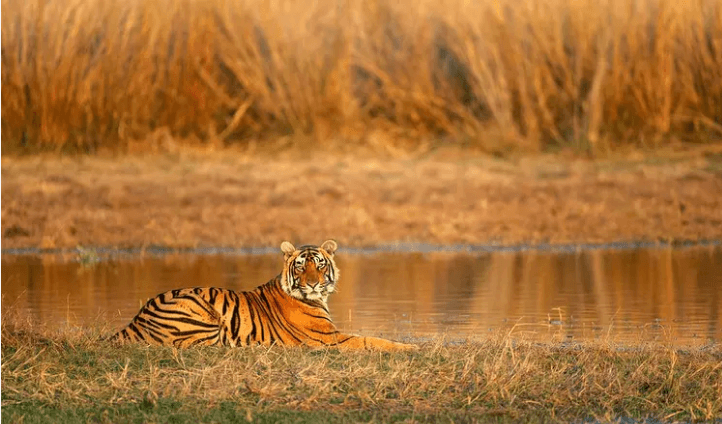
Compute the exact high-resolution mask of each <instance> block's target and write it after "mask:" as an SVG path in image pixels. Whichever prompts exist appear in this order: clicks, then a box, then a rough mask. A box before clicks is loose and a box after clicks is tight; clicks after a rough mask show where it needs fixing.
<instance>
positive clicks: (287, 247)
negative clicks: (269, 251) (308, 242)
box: [281, 241, 296, 259]
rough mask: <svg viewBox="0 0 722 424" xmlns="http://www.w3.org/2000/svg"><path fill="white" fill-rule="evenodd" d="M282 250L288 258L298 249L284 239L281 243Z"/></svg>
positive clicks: (284, 256) (285, 257)
mask: <svg viewBox="0 0 722 424" xmlns="http://www.w3.org/2000/svg"><path fill="white" fill-rule="evenodd" d="M281 251H282V252H283V258H284V259H288V257H289V256H291V255H292V254H293V252H295V251H296V248H295V247H293V245H292V244H291V243H289V242H287V241H284V242H283V243H281Z"/></svg>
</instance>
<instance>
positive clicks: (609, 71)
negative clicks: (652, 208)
mask: <svg viewBox="0 0 722 424" xmlns="http://www.w3.org/2000/svg"><path fill="white" fill-rule="evenodd" d="M2 12H3V13H2V134H3V137H2V147H3V152H35V151H38V150H56V151H96V150H97V149H100V148H110V149H114V150H119V151H126V150H128V148H129V147H128V146H130V145H134V144H135V145H137V144H140V145H143V144H144V143H149V144H152V143H159V141H158V140H161V141H162V140H164V139H166V138H168V137H167V136H162V135H164V134H165V135H170V139H172V140H173V142H175V141H176V140H178V142H179V143H196V144H198V143H200V144H210V145H213V146H223V145H226V144H229V143H238V142H240V143H243V142H247V141H249V140H269V139H273V138H274V137H278V136H280V135H294V136H299V135H301V136H303V137H300V138H296V139H302V138H304V137H305V138H307V137H308V136H311V137H313V138H314V139H318V140H329V141H328V143H375V142H379V141H375V140H379V139H380V140H381V141H380V143H397V142H399V141H404V140H405V141H406V143H408V144H411V145H412V146H417V145H420V144H421V143H424V142H428V141H429V140H444V142H448V143H463V144H465V145H472V146H475V147H479V148H482V149H484V150H487V151H497V152H501V151H507V150H515V149H521V150H524V151H539V150H549V149H553V148H558V147H572V148H575V149H579V150H581V151H589V152H592V153H596V152H604V151H607V150H609V149H614V148H616V147H620V146H641V147H645V148H649V147H657V146H660V145H662V144H668V143H673V142H675V141H678V140H684V141H694V142H700V143H705V142H710V141H712V140H718V139H719V138H720V136H722V3H720V2H718V1H715V0H695V1H687V2H678V1H675V0H637V1H633V2H629V1H628V0H602V1H592V0H574V1H572V0H529V1H524V2H518V1H513V0H482V1H479V2H463V1H461V0H434V1H432V0H421V1H415V2H406V3H403V2H402V3H393V4H388V2H382V1H378V0H371V1H354V2H336V1H331V0H321V1H317V2H313V3H311V4H308V3H307V2H300V1H296V0H261V1H257V0H252V1H251V0H238V1H235V0H234V1H227V0H203V1H200V0H158V1H147V0H124V1H119V0H111V1H106V0H64V1H47V0H27V1H11V0H2ZM159 134H160V135H161V136H159ZM379 134H381V135H382V136H383V137H378V136H377V135H379Z"/></svg>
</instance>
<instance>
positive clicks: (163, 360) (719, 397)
mask: <svg viewBox="0 0 722 424" xmlns="http://www.w3.org/2000/svg"><path fill="white" fill-rule="evenodd" d="M6 318H7V317H3V327H2V362H3V364H2V382H3V396H2V418H3V421H8V422H18V420H21V419H23V418H24V419H25V422H42V421H47V420H51V421H53V420H54V421H58V420H60V421H62V422H87V421H88V420H90V421H99V422H138V421H156V420H157V421H173V422H223V421H225V422H228V421H234V422H238V421H241V422H245V420H250V419H255V420H256V421H258V420H260V421H261V422H266V421H269V422H272V421H278V420H279V419H281V418H283V417H285V419H286V420H288V417H289V416H291V417H292V418H294V421H295V422H299V421H301V422H306V421H308V422H318V420H322V421H324V422H330V421H349V420H351V421H359V420H362V421H364V422H392V421H404V422H409V421H412V422H458V421H463V422H486V421H489V420H495V421H499V422H537V421H538V422H550V421H555V422H557V421H558V422H570V421H579V420H582V419H593V418H596V419H598V420H601V421H602V422H611V421H613V420H615V419H617V418H619V417H625V418H631V419H634V420H639V419H641V418H645V417H647V418H652V419H657V420H663V421H678V420H682V421H686V420H706V421H707V422H711V420H713V419H715V418H719V417H720V416H722V368H721V367H720V365H719V364H720V361H722V352H721V351H720V349H719V348H718V347H706V348H695V349H687V350H685V349H675V348H671V347H667V346H664V345H660V344H652V345H649V344H643V343H642V344H640V345H639V346H633V347H622V346H617V345H615V344H613V343H592V344H574V345H563V344H534V343H529V342H525V341H521V340H515V339H514V338H512V337H508V336H506V335H503V334H499V335H496V336H494V335H492V336H489V338H488V339H487V340H486V341H484V342H477V343H465V344H461V345H445V344H444V343H442V342H440V341H437V342H428V343H424V344H422V345H421V349H420V350H419V351H417V352H413V353H392V354H388V353H378V352H339V351H336V350H309V349H306V348H282V347H274V348H270V349H269V348H262V347H258V348H237V349H228V348H198V349H188V350H176V349H170V348H150V347H147V346H124V347H120V348H118V347H112V346H107V345H105V344H103V343H102V342H99V341H98V340H97V334H98V330H73V329H67V330H62V331H60V332H53V333H48V332H44V331H42V330H38V329H33V328H28V327H27V326H24V327H23V325H20V326H16V325H8V324H7V323H6V322H7V319H6Z"/></svg>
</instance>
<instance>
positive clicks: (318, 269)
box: [281, 240, 339, 303]
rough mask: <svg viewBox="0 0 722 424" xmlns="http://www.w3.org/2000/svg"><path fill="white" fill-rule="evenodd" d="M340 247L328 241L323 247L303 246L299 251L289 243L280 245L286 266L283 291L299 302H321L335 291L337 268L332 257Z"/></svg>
mask: <svg viewBox="0 0 722 424" xmlns="http://www.w3.org/2000/svg"><path fill="white" fill-rule="evenodd" d="M337 248H338V245H337V244H336V242H335V241H333V240H326V241H325V242H323V244H321V246H301V247H299V248H298V249H297V248H295V247H293V245H292V244H291V243H289V242H287V241H284V242H283V243H281V251H283V258H284V265H283V273H282V274H281V288H282V289H283V291H285V292H286V293H288V294H289V295H290V296H292V297H295V298H296V299H299V300H313V301H318V300H320V301H322V302H324V303H326V299H327V297H328V295H329V294H330V293H333V291H334V290H335V289H336V282H337V281H338V276H339V274H338V268H336V263H335V262H334V261H333V254H334V252H336V249H337Z"/></svg>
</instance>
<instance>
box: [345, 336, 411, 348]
mask: <svg viewBox="0 0 722 424" xmlns="http://www.w3.org/2000/svg"><path fill="white" fill-rule="evenodd" d="M331 346H337V347H338V348H340V349H352V350H358V349H370V350H415V349H417V348H418V347H417V346H416V345H413V344H407V343H399V342H395V341H393V340H386V339H381V338H378V337H364V336H357V335H355V334H339V335H338V336H337V338H336V340H335V343H331Z"/></svg>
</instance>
